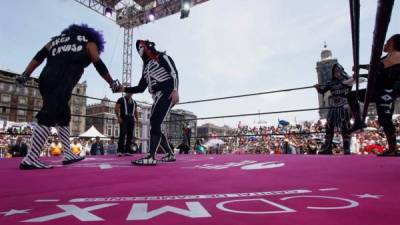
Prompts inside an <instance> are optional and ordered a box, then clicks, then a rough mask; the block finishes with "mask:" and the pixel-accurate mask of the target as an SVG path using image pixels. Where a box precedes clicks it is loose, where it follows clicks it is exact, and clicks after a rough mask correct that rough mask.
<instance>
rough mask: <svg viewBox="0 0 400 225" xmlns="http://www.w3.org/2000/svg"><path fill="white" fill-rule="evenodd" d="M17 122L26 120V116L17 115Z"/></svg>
mask: <svg viewBox="0 0 400 225" xmlns="http://www.w3.org/2000/svg"><path fill="white" fill-rule="evenodd" d="M17 122H26V118H25V117H17Z"/></svg>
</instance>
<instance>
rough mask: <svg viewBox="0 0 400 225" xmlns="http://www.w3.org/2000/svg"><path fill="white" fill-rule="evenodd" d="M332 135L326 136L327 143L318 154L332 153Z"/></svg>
mask: <svg viewBox="0 0 400 225" xmlns="http://www.w3.org/2000/svg"><path fill="white" fill-rule="evenodd" d="M332 140H333V136H332V135H326V136H325V144H324V146H323V147H322V151H319V152H318V155H332Z"/></svg>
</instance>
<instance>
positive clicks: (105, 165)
mask: <svg viewBox="0 0 400 225" xmlns="http://www.w3.org/2000/svg"><path fill="white" fill-rule="evenodd" d="M99 167H100V169H102V170H107V169H111V168H112V166H111V165H110V164H108V163H103V164H100V165H99Z"/></svg>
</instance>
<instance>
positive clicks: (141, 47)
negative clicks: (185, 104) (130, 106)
mask: <svg viewBox="0 0 400 225" xmlns="http://www.w3.org/2000/svg"><path fill="white" fill-rule="evenodd" d="M154 45H155V44H154V43H153V42H150V41H142V40H138V41H137V42H136V49H137V51H138V53H139V55H140V56H141V58H142V59H143V72H142V77H141V79H140V81H139V84H138V85H137V86H135V87H127V88H125V92H128V93H142V92H144V91H145V90H146V88H148V90H149V92H150V94H152V95H153V99H154V103H153V106H152V108H151V115H150V125H151V129H150V152H149V154H148V155H146V156H145V157H143V158H141V159H138V160H134V161H132V163H133V164H135V165H156V164H157V160H156V159H155V155H156V151H157V148H158V147H161V148H162V149H163V150H164V151H165V152H166V155H165V156H164V157H162V159H161V161H164V162H171V161H175V155H174V152H173V150H172V149H171V147H170V145H169V143H168V140H167V138H166V136H165V134H163V133H162V132H161V124H162V122H163V121H164V119H165V116H166V115H167V114H168V112H169V110H170V109H171V108H172V106H174V105H175V104H176V103H178V101H179V94H178V84H179V79H178V71H177V70H176V67H175V64H174V62H173V60H172V59H171V57H169V56H168V55H166V54H165V53H161V52H158V51H157V50H156V49H155V47H154Z"/></svg>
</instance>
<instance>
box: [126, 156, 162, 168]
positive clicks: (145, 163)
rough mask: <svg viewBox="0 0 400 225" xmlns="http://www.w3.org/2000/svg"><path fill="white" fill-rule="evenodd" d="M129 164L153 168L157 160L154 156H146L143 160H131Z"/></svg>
mask: <svg viewBox="0 0 400 225" xmlns="http://www.w3.org/2000/svg"><path fill="white" fill-rule="evenodd" d="M131 163H132V164H133V165H136V166H155V165H157V160H156V159H155V158H154V156H151V155H147V156H145V157H143V158H140V159H136V160H133V161H132V162H131Z"/></svg>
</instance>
